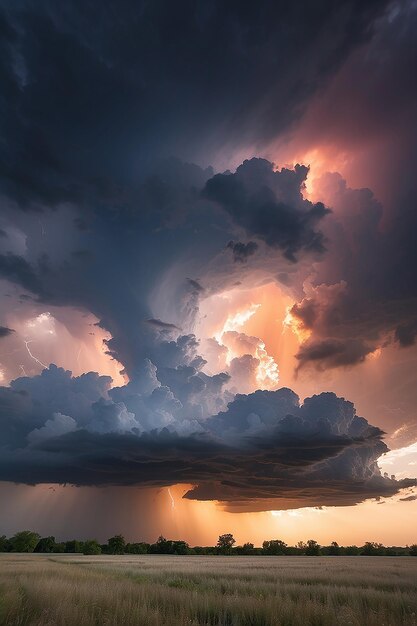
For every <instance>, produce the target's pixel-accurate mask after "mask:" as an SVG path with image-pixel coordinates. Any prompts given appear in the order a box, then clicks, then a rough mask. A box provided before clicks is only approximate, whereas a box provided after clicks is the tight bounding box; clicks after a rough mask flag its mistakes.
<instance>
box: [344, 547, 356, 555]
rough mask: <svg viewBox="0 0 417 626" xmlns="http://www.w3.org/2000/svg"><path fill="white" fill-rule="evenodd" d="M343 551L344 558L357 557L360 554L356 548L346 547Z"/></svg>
mask: <svg viewBox="0 0 417 626" xmlns="http://www.w3.org/2000/svg"><path fill="white" fill-rule="evenodd" d="M343 551H344V553H345V554H346V556H357V555H358V554H359V552H360V550H359V548H358V546H346V547H345V548H344V549H343Z"/></svg>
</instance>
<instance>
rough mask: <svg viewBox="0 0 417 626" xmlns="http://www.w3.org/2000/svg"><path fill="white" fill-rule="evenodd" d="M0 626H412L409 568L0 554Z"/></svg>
mask: <svg viewBox="0 0 417 626" xmlns="http://www.w3.org/2000/svg"><path fill="white" fill-rule="evenodd" d="M0 624H6V625H8V626H9V625H10V626H21V625H23V624H28V625H29V624H30V625H31V626H32V625H33V626H35V625H42V626H46V625H48V626H60V625H64V624H65V625H68V626H83V625H90V624H95V625H119V624H120V625H121V626H122V625H123V626H125V625H126V626H128V625H133V624H135V625H142V624H144V625H145V624H146V625H147V626H154V625H166V626H178V625H184V626H185V625H186V624H187V625H188V626H190V625H197V624H210V625H215V624H218V625H223V624H224V625H228V626H234V625H248V626H249V625H250V626H261V625H265V626H266V625H268V624H278V625H282V626H308V625H316V626H319V625H320V626H321V625H326V626H327V625H328V626H336V625H338V624H346V625H348V624H349V625H354V626H373V625H377V626H394V625H397V624H406V625H416V624H417V558H413V557H401V558H395V557H391V558H390V557H284V556H283V557H239V556H233V557H222V556H214V557H210V556H188V557H187V556H152V555H146V556H114V557H111V556H98V557H88V556H81V555H80V556H79V555H32V554H26V555H25V554H0Z"/></svg>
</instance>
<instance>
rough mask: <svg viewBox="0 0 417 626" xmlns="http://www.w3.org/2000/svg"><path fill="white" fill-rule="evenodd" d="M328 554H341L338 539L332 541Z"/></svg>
mask: <svg viewBox="0 0 417 626" xmlns="http://www.w3.org/2000/svg"><path fill="white" fill-rule="evenodd" d="M327 554H329V555H330V556H339V554H340V546H339V544H338V543H337V541H332V543H331V544H330V546H329V548H328V550H327Z"/></svg>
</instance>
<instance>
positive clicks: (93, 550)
mask: <svg viewBox="0 0 417 626" xmlns="http://www.w3.org/2000/svg"><path fill="white" fill-rule="evenodd" d="M82 552H83V554H101V546H100V544H99V543H98V541H96V540H95V539H88V540H87V541H84V543H83V546H82Z"/></svg>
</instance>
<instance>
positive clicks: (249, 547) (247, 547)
mask: <svg viewBox="0 0 417 626" xmlns="http://www.w3.org/2000/svg"><path fill="white" fill-rule="evenodd" d="M254 548H255V546H254V545H253V543H250V542H249V541H248V542H247V543H244V544H243V546H242V553H243V554H252V552H253V550H254Z"/></svg>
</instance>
